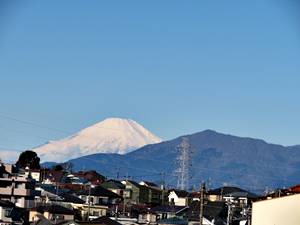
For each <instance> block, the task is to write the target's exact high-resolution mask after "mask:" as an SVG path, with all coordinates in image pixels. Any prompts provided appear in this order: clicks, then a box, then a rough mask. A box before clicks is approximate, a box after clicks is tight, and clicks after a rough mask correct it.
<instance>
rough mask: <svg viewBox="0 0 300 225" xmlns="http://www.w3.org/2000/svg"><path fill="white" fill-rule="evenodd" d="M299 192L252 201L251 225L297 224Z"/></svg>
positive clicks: (299, 217)
mask: <svg viewBox="0 0 300 225" xmlns="http://www.w3.org/2000/svg"><path fill="white" fill-rule="evenodd" d="M299 206H300V194H297V195H290V196H285V197H281V198H274V199H271V200H264V201H259V202H255V203H253V208H252V225H299V224H300V213H299V212H300V211H299Z"/></svg>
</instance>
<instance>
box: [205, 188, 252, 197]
mask: <svg viewBox="0 0 300 225" xmlns="http://www.w3.org/2000/svg"><path fill="white" fill-rule="evenodd" d="M233 192H248V191H246V190H243V189H241V188H238V187H231V186H225V187H220V188H216V189H213V190H209V191H208V192H207V193H208V194H209V195H227V194H230V193H233Z"/></svg>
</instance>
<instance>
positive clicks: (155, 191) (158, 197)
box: [139, 181, 164, 206]
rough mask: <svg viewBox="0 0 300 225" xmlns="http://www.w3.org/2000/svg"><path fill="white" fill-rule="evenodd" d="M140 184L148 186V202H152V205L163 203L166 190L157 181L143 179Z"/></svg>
mask: <svg viewBox="0 0 300 225" xmlns="http://www.w3.org/2000/svg"><path fill="white" fill-rule="evenodd" d="M139 184H140V185H141V186H145V187H147V188H148V201H147V203H148V204H151V205H152V206H157V205H160V204H162V202H163V194H164V192H163V191H164V190H162V189H160V187H159V186H158V185H156V184H155V183H153V182H149V181H141V182H140V183H139Z"/></svg>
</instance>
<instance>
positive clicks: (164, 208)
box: [151, 205, 188, 220]
mask: <svg viewBox="0 0 300 225" xmlns="http://www.w3.org/2000/svg"><path fill="white" fill-rule="evenodd" d="M187 208H188V206H177V205H161V206H156V207H153V208H151V212H154V213H155V214H156V215H157V220H164V219H170V218H174V217H177V218H178V217H183V215H184V213H185V210H186V209H187Z"/></svg>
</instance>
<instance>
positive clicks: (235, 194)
mask: <svg viewBox="0 0 300 225" xmlns="http://www.w3.org/2000/svg"><path fill="white" fill-rule="evenodd" d="M225 197H236V198H239V197H244V198H258V195H256V194H254V193H251V192H248V191H247V192H239V191H237V192H232V193H229V194H226V195H225Z"/></svg>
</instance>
